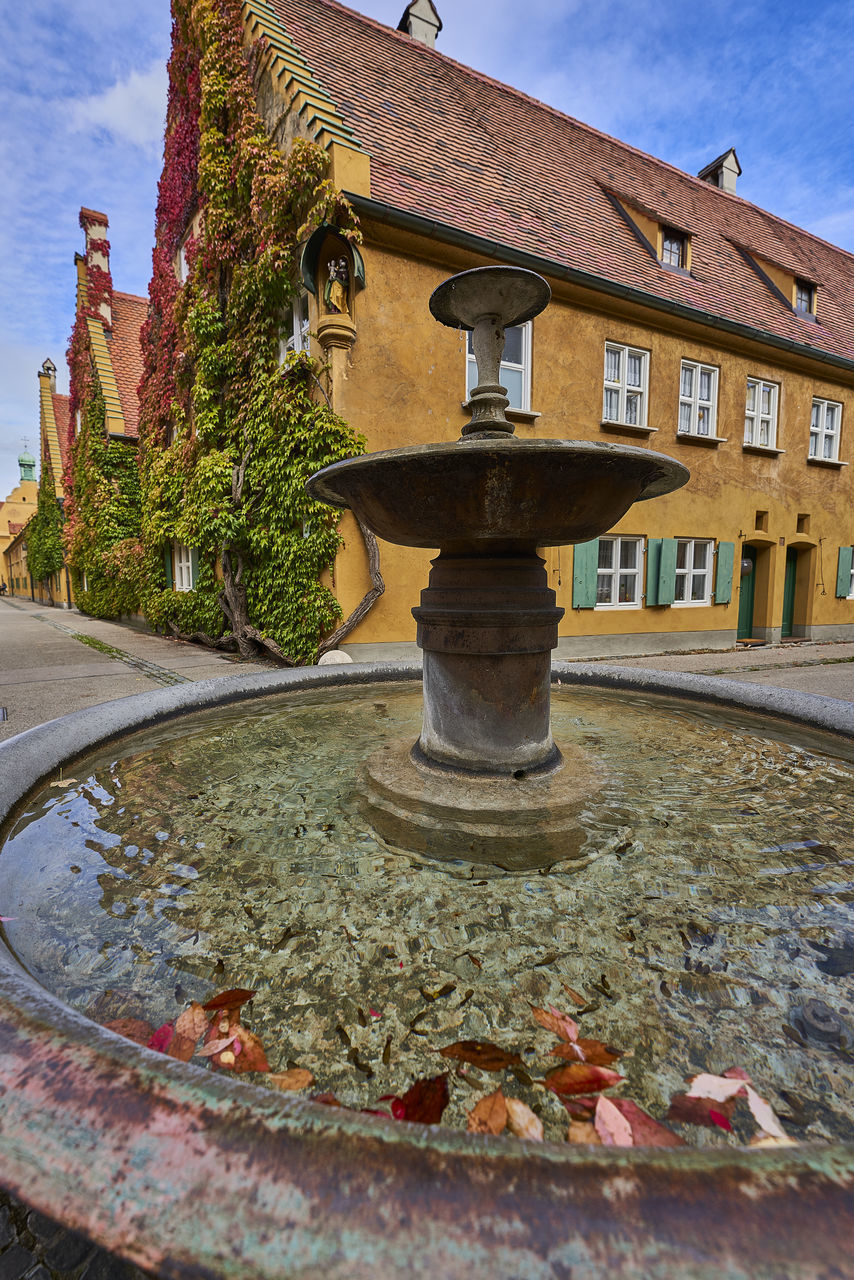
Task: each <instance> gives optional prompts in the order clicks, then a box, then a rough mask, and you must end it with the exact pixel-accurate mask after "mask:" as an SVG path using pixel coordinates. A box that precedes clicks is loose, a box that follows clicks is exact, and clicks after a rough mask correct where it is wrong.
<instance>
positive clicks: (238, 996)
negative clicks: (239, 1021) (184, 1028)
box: [202, 987, 257, 1013]
mask: <svg viewBox="0 0 854 1280" xmlns="http://www.w3.org/2000/svg"><path fill="white" fill-rule="evenodd" d="M256 994H257V992H255V991H247V990H245V988H244V987H233V988H232V989H231V990H230V991H221V992H220V993H219V995H216V996H211V998H210V1000H206V1001H205V1003H204V1004H203V1005H202V1008H203V1009H225V1011H226V1013H230V1012H231V1011H232V1010H234V1009H239V1008H240V1006H241V1005H244V1004H246V1001H247V1000H251V999H252V997H253V996H254V995H256Z"/></svg>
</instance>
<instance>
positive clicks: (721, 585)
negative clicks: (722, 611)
mask: <svg viewBox="0 0 854 1280" xmlns="http://www.w3.org/2000/svg"><path fill="white" fill-rule="evenodd" d="M734 564H735V543H734V542H719V543H718V565H717V569H716V571H715V604H729V602H730V600H731V599H732V569H733V565H734Z"/></svg>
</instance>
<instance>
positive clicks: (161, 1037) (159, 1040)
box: [148, 1022, 175, 1053]
mask: <svg viewBox="0 0 854 1280" xmlns="http://www.w3.org/2000/svg"><path fill="white" fill-rule="evenodd" d="M174 1034H175V1023H174V1022H164V1023H163V1026H162V1027H158V1028H157V1030H156V1031H154V1032H152V1034H151V1038H150V1039H149V1041H148V1048H149V1049H155V1050H156V1051H157V1053H166V1051H167V1050H168V1048H169V1046H170V1044H171V1043H172V1037H173V1036H174Z"/></svg>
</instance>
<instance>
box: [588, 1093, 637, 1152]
mask: <svg viewBox="0 0 854 1280" xmlns="http://www.w3.org/2000/svg"><path fill="white" fill-rule="evenodd" d="M593 1127H594V1128H595V1130H596V1132H597V1133H598V1134H599V1137H600V1139H601V1141H602V1143H603V1145H604V1146H606V1147H633V1146H634V1145H635V1140H634V1136H633V1134H632V1126H631V1125H630V1124H629V1122H628V1120H627V1119H626V1117H625V1116H624V1115H623V1113H622V1112H621V1111H618V1110H617V1108H616V1107H615V1106H614V1104H613V1102H612V1101H611V1099H610V1098H606V1097H604V1096H600V1098H599V1101H598V1102H597V1103H596V1114H595V1116H594V1118H593Z"/></svg>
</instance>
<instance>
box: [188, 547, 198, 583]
mask: <svg viewBox="0 0 854 1280" xmlns="http://www.w3.org/2000/svg"><path fill="white" fill-rule="evenodd" d="M198 579H199V549H198V547H191V548H190V586H191V587H193V588H195V585H196V583H197V582H198Z"/></svg>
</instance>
